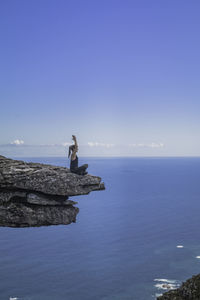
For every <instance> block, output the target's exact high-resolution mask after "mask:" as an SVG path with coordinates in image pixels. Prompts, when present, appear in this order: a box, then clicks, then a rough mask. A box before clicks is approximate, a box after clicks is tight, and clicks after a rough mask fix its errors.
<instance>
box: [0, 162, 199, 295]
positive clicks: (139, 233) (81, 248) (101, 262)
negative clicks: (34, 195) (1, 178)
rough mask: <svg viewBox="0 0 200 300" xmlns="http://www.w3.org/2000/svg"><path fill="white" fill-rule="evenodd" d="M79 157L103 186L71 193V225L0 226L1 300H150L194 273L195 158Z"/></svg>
mask: <svg viewBox="0 0 200 300" xmlns="http://www.w3.org/2000/svg"><path fill="white" fill-rule="evenodd" d="M24 160H26V161H32V162H42V163H49V164H54V165H58V166H69V163H68V162H67V159H66V158H24ZM79 161H80V163H88V164H89V169H88V171H89V173H90V174H92V175H98V176H101V177H102V180H103V181H104V183H105V186H106V190H105V191H96V192H92V193H90V194H89V195H86V196H77V197H73V198H72V199H73V200H74V201H77V202H78V204H77V206H78V207H79V209H80V212H79V214H78V215H77V222H76V223H72V224H70V225H67V226H64V225H59V226H48V227H38V228H4V227H0V299H1V300H13V299H15V300H16V299H17V300H152V299H156V296H157V295H159V294H162V293H163V292H164V291H166V290H167V289H169V288H170V287H173V286H174V287H175V286H178V285H179V284H180V283H181V282H182V281H184V280H186V279H187V278H189V277H191V276H192V275H194V274H197V273H200V158H80V159H79Z"/></svg>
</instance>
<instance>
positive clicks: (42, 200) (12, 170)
mask: <svg viewBox="0 0 200 300" xmlns="http://www.w3.org/2000/svg"><path fill="white" fill-rule="evenodd" d="M102 189H104V184H103V183H101V178H100V177H97V176H91V175H85V176H80V175H77V174H74V173H71V172H70V170H69V169H67V168H64V167H58V166H52V165H47V164H40V163H26V162H24V161H20V160H13V159H9V158H6V157H4V156H0V226H10V227H27V226H42V225H53V224H70V223H71V222H75V221H76V215H77V213H78V211H79V209H78V208H77V207H74V204H76V202H74V201H72V200H69V199H68V198H69V196H76V195H85V194H88V193H90V192H91V191H96V190H102Z"/></svg>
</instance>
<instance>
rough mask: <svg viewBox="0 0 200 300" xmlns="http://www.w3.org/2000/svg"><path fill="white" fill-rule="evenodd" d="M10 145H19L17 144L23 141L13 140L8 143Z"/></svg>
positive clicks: (21, 143)
mask: <svg viewBox="0 0 200 300" xmlns="http://www.w3.org/2000/svg"><path fill="white" fill-rule="evenodd" d="M10 144H11V145H16V146H19V145H23V144H24V141H23V140H18V139H17V140H14V141H13V142H11V143H10Z"/></svg>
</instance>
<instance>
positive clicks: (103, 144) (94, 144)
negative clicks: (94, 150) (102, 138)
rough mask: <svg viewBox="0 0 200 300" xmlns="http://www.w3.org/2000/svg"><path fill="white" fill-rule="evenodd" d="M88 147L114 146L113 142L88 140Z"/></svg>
mask: <svg viewBox="0 0 200 300" xmlns="http://www.w3.org/2000/svg"><path fill="white" fill-rule="evenodd" d="M88 146H89V147H105V148H111V147H114V144H105V143H98V142H88Z"/></svg>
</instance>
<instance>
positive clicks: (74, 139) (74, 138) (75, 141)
mask: <svg viewBox="0 0 200 300" xmlns="http://www.w3.org/2000/svg"><path fill="white" fill-rule="evenodd" d="M72 139H73V141H74V146H75V149H76V152H77V151H78V143H77V139H76V136H75V135H72Z"/></svg>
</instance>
